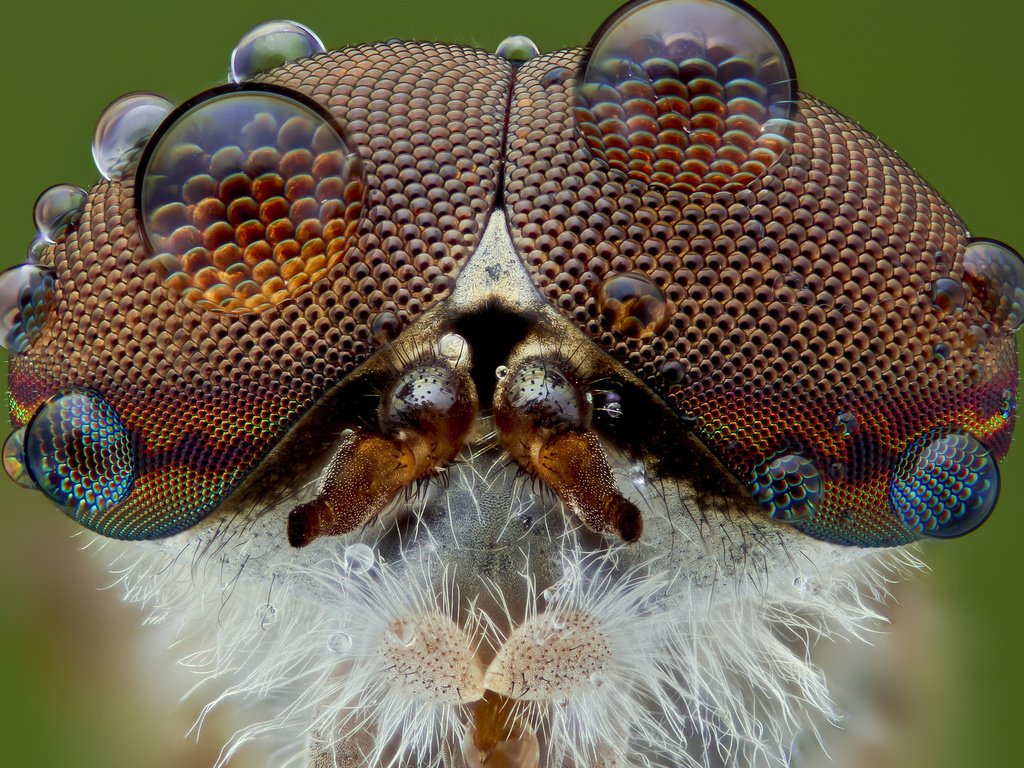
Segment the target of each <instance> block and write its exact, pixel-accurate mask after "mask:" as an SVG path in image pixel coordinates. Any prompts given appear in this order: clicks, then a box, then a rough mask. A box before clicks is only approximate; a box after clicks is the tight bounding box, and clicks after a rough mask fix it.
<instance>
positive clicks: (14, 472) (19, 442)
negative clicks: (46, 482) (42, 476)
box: [3, 427, 38, 488]
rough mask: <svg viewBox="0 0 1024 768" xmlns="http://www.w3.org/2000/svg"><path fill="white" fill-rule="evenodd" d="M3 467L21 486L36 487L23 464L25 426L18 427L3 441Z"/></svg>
mask: <svg viewBox="0 0 1024 768" xmlns="http://www.w3.org/2000/svg"><path fill="white" fill-rule="evenodd" d="M3 456H4V469H5V470H6V471H7V476H8V477H9V478H11V480H13V481H14V482H16V483H17V484H18V485H20V486H21V487H22V488H37V487H38V486H36V483H35V480H33V479H32V476H31V475H30V474H29V473H28V468H27V467H26V466H25V428H24V427H19V428H18V429H16V430H14V431H13V432H11V434H9V435H8V436H7V439H6V440H5V441H4V451H3Z"/></svg>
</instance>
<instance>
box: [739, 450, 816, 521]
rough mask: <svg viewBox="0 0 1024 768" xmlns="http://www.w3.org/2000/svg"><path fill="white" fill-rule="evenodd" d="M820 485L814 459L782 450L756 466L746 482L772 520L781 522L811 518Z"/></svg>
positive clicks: (814, 510)
mask: <svg viewBox="0 0 1024 768" xmlns="http://www.w3.org/2000/svg"><path fill="white" fill-rule="evenodd" d="M823 485H824V484H823V483H822V478H821V473H820V472H819V471H818V468H817V467H816V466H815V465H814V462H813V461H811V460H810V459H808V458H807V457H805V456H801V455H800V454H798V453H786V454H783V455H781V456H776V457H775V458H773V459H772V460H771V461H769V462H767V463H763V464H760V465H758V466H757V467H755V468H754V473H753V477H752V478H751V479H750V481H749V486H750V489H751V491H752V492H753V494H754V499H755V500H756V501H757V502H758V503H759V504H760V505H761V506H762V507H763V508H764V509H765V511H766V512H768V514H769V515H770V516H771V517H772V518H773V519H775V520H779V521H781V522H784V523H799V522H803V521H805V520H809V519H810V518H811V517H813V516H814V513H815V512H816V511H817V509H818V500H819V499H820V498H821V492H822V489H823Z"/></svg>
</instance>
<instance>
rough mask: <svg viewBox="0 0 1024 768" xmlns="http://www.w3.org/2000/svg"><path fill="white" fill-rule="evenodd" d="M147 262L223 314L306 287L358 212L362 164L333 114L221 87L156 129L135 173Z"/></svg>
mask: <svg viewBox="0 0 1024 768" xmlns="http://www.w3.org/2000/svg"><path fill="white" fill-rule="evenodd" d="M140 178H141V179H142V181H141V185H140V187H141V188H140V201H141V217H142V224H143V232H144V235H145V237H146V240H147V243H148V245H149V249H150V252H151V253H153V254H154V256H153V257H152V258H151V259H149V261H148V262H147V263H146V267H147V268H149V269H151V270H153V271H154V272H156V273H157V274H158V275H160V276H161V277H163V278H164V280H165V281H166V284H167V285H168V287H169V288H171V289H172V290H173V291H174V292H175V293H180V294H181V295H182V296H183V297H184V298H185V299H186V300H187V301H190V302H192V303H194V304H198V305H200V306H204V307H209V308H214V309H220V310H222V311H228V312H244V311H249V310H256V311H259V310H263V309H266V308H268V307H271V306H277V305H279V304H281V303H283V302H286V301H289V300H291V299H294V298H296V297H297V296H299V295H300V294H302V293H304V292H305V291H307V290H309V289H310V288H311V287H312V285H313V284H314V283H315V282H316V281H318V280H320V279H321V278H322V277H324V276H325V275H326V274H327V272H328V270H329V269H330V268H331V267H332V266H333V265H334V264H336V263H337V262H338V261H340V260H341V259H342V258H343V257H344V255H345V250H346V249H347V247H348V245H349V243H350V241H351V239H352V237H353V235H354V233H355V230H356V227H357V225H358V223H359V218H360V214H361V211H362V205H363V197H364V193H365V185H364V184H363V167H362V163H361V162H360V161H359V158H358V156H357V155H355V154H354V153H353V152H351V151H350V150H349V149H348V147H347V146H346V144H345V142H344V140H343V138H342V136H341V134H339V133H338V131H337V129H336V128H335V127H334V125H333V123H332V121H331V119H330V117H329V116H328V115H326V114H323V113H321V112H320V111H319V108H318V107H316V106H315V105H311V104H306V103H305V102H304V101H299V100H298V99H296V98H292V97H291V95H285V94H283V93H278V92H277V91H274V90H262V89H261V90H258V91H247V90H238V89H234V88H228V89H219V90H217V91H214V92H213V93H212V94H210V95H209V96H208V97H207V98H206V99H204V100H202V101H200V102H199V103H197V104H195V105H194V106H192V107H190V108H189V109H187V110H186V111H184V112H183V113H181V114H180V115H178V116H177V118H176V119H175V120H174V121H173V122H172V123H170V124H166V123H165V127H163V128H161V130H160V132H159V133H158V135H157V136H155V137H154V138H153V139H152V140H151V142H150V147H149V149H148V150H147V157H146V159H145V161H144V167H143V168H142V169H141V176H140Z"/></svg>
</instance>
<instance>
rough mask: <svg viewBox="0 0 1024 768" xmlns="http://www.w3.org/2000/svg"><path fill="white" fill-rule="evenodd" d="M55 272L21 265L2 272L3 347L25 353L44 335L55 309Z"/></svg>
mask: <svg viewBox="0 0 1024 768" xmlns="http://www.w3.org/2000/svg"><path fill="white" fill-rule="evenodd" d="M53 302H54V293H53V272H52V271H51V270H50V269H48V268H46V267H40V266H36V265H35V264H19V265H17V266H15V267H11V268H10V269H7V270H4V271H3V272H0V346H3V347H5V348H6V349H8V350H10V352H11V353H12V354H18V353H21V352H24V351H26V350H27V349H28V348H29V347H30V346H31V345H32V343H33V342H34V341H35V340H36V339H37V338H39V334H40V333H42V330H43V327H44V326H45V324H46V322H47V319H48V316H49V314H50V312H51V311H52V309H53Z"/></svg>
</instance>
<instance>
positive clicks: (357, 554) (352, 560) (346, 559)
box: [343, 544, 376, 576]
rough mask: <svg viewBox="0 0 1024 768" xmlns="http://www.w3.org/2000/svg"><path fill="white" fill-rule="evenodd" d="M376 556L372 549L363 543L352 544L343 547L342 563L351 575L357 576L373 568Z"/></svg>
mask: <svg viewBox="0 0 1024 768" xmlns="http://www.w3.org/2000/svg"><path fill="white" fill-rule="evenodd" d="M375 561H376V557H375V556H374V554H373V550H372V549H370V548H369V547H368V546H366V545H365V544H352V545H350V546H347V547H345V554H344V555H343V563H344V566H345V571H346V572H347V573H349V574H351V575H353V576H359V575H360V574H363V573H366V572H367V571H368V570H370V569H371V568H373V564H374V562H375Z"/></svg>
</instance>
